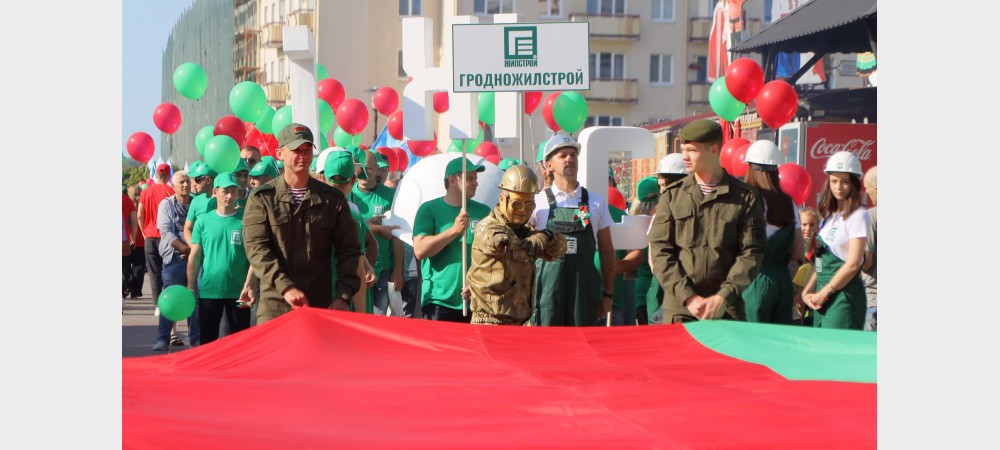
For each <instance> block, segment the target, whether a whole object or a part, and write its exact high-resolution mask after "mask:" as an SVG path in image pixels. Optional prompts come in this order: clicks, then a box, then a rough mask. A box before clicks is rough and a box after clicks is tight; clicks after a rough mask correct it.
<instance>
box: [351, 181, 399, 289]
mask: <svg viewBox="0 0 1000 450" xmlns="http://www.w3.org/2000/svg"><path fill="white" fill-rule="evenodd" d="M394 193H395V191H393V190H392V189H389V188H388V187H386V185H384V184H381V183H380V184H378V185H376V187H375V190H374V191H371V192H364V191H362V190H361V189H359V188H358V185H357V184H355V185H354V189H353V190H351V202H352V203H354V204H355V205H357V207H358V212H359V213H361V217H362V218H363V219H364V220H368V219H371V218H372V217H375V216H378V215H381V214H385V213H387V212H389V209H390V208H392V196H393V194H394ZM375 242H378V258H377V259H376V260H375V267H374V268H375V275H378V274H379V273H381V272H382V271H383V270H385V269H392V262H393V261H392V256H393V255H392V246H391V245H390V244H389V241H388V240H387V239H383V238H382V237H380V236H379V235H375Z"/></svg>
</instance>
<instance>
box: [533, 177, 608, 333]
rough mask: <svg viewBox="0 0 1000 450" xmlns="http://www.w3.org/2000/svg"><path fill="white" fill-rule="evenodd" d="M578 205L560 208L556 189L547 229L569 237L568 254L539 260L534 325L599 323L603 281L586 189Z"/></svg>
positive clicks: (552, 197)
mask: <svg viewBox="0 0 1000 450" xmlns="http://www.w3.org/2000/svg"><path fill="white" fill-rule="evenodd" d="M582 191H583V195H582V196H581V198H580V206H579V207H578V208H557V207H556V197H555V195H553V194H552V189H551V188H548V189H545V196H546V197H548V200H549V218H548V223H547V225H546V228H547V229H549V230H552V231H558V232H560V233H562V234H563V235H564V236H566V254H565V255H563V256H562V258H560V259H558V260H555V261H551V262H549V261H545V260H542V259H538V260H537V261H535V273H536V275H535V311H534V314H532V317H531V323H532V325H542V326H552V325H569V326H590V325H597V311H598V308H599V307H600V301H601V293H602V291H601V289H602V284H603V280H602V279H601V274H600V272H598V271H597V267H595V266H594V255H595V254H596V253H597V240H596V239H595V238H594V232H593V230H592V228H591V225H590V213H589V209H590V207H589V204H588V201H589V197H588V196H587V189H586V188H582Z"/></svg>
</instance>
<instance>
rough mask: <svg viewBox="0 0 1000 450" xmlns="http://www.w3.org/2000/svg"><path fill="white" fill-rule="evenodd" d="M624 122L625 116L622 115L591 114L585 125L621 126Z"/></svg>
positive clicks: (585, 126)
mask: <svg viewBox="0 0 1000 450" xmlns="http://www.w3.org/2000/svg"><path fill="white" fill-rule="evenodd" d="M624 124H625V118H624V117H622V116H589V117H587V122H586V123H584V124H583V127H584V128H587V127H592V126H595V125H596V126H599V127H620V126H622V125H624Z"/></svg>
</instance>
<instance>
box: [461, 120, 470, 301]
mask: <svg viewBox="0 0 1000 450" xmlns="http://www.w3.org/2000/svg"><path fill="white" fill-rule="evenodd" d="M467 143H468V140H467V139H462V211H465V208H466V205H467V201H466V195H465V192H466V191H465V186H466V182H465V178H466V177H467V176H468V175H467V173H468V169H467V168H466V167H465V163H466V161H468V158H467V157H466V151H467V150H466V144H467ZM468 236H469V231H468V230H466V231H465V233H462V292H465V289H466V288H468V286H469V283H468V281H467V278H468V277H467V276H466V272H467V269H466V262H467V261H468V260H469V255H468V252H469V249H468V243H467V242H466V239H467V238H468ZM462 317H469V302H468V301H466V300H465V297H464V296H463V297H462Z"/></svg>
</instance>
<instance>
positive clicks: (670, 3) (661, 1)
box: [653, 0, 674, 22]
mask: <svg viewBox="0 0 1000 450" xmlns="http://www.w3.org/2000/svg"><path fill="white" fill-rule="evenodd" d="M653 20H654V21H659V22H673V21H674V0H653Z"/></svg>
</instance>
